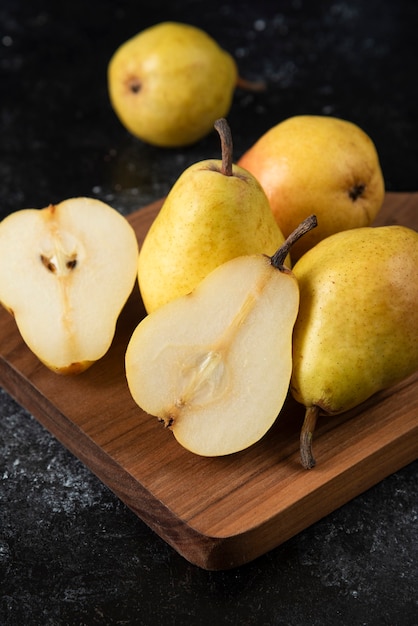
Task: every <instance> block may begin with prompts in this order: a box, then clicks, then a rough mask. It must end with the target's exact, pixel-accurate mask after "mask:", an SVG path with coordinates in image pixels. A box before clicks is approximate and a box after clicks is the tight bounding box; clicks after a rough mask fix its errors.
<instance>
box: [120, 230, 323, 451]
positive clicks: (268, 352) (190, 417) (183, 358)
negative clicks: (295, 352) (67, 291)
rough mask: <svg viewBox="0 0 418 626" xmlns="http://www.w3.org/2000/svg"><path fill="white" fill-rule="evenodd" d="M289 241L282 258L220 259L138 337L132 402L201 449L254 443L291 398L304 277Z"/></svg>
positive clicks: (146, 322) (129, 355)
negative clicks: (289, 260) (288, 261)
mask: <svg viewBox="0 0 418 626" xmlns="http://www.w3.org/2000/svg"><path fill="white" fill-rule="evenodd" d="M311 227H312V226H311ZM299 236H300V235H299ZM289 245H291V244H290V241H289V240H287V241H286V242H285V244H283V246H281V248H280V250H279V251H278V253H276V254H275V255H274V256H273V257H268V256H265V255H262V254H257V255H250V256H241V257H236V258H235V259H232V260H230V261H227V262H226V263H224V264H222V265H220V266H219V267H218V268H216V269H215V270H213V271H212V272H211V273H210V274H209V275H208V276H207V277H206V278H205V279H203V281H202V282H201V283H199V285H198V286H197V287H196V288H195V289H194V290H193V292H191V293H190V294H189V295H186V296H181V297H179V298H176V299H175V300H171V301H170V302H168V303H167V304H165V305H163V306H162V307H160V308H159V309H157V310H155V311H154V312H152V313H150V314H149V315H148V316H147V317H146V318H144V319H143V320H142V322H140V324H139V325H138V326H137V328H136V329H135V331H134V333H133V335H132V337H131V340H130V342H129V345H128V348H127V351H126V376H127V381H128V386H129V389H130V392H131V394H132V397H133V399H134V400H135V402H136V403H137V404H138V405H139V406H140V407H141V408H142V409H143V410H144V411H146V412H147V413H150V414H151V415H154V416H157V417H158V418H159V419H160V420H161V421H163V422H164V424H165V425H166V426H167V427H169V428H170V429H171V430H172V431H173V433H174V436H175V438H176V439H177V441H178V442H179V443H180V444H181V445H182V446H184V447H185V448H187V449H188V450H190V451H191V452H194V453H195V454H198V455H201V456H221V455H226V454H231V453H234V452H238V451H240V450H243V449H245V448H247V447H249V446H250V445H252V444H253V443H255V442H257V441H258V440H259V439H260V438H261V437H263V435H264V434H265V433H266V432H267V431H268V430H269V428H270V427H271V426H272V424H273V423H274V421H275V420H276V418H277V416H278V414H279V412H280V410H281V408H282V406H283V404H284V401H285V399H286V396H287V393H288V389H289V382H290V376H291V371H292V331H293V325H294V323H295V320H296V316H297V313H298V307H299V288H298V284H297V281H296V279H295V277H294V276H293V274H292V272H291V270H289V269H288V268H286V267H285V266H283V265H282V263H283V261H284V259H285V257H286V255H287V253H288V249H289Z"/></svg>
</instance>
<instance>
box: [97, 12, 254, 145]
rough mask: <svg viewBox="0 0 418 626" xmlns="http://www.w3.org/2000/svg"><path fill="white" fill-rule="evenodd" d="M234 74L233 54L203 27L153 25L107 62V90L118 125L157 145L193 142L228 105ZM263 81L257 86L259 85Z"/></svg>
mask: <svg viewBox="0 0 418 626" xmlns="http://www.w3.org/2000/svg"><path fill="white" fill-rule="evenodd" d="M240 85H241V86H243V87H247V88H250V89H258V84H257V83H254V84H252V83H246V82H245V81H244V80H241V79H240V78H239V76H238V71H237V67H236V63H235V61H234V59H233V58H232V56H231V55H230V54H229V53H228V52H226V51H225V50H222V48H221V47H220V46H219V45H218V44H217V42H216V41H214V39H212V37H210V36H209V35H208V34H207V33H205V32H204V31H203V30H201V29H199V28H196V27H195V26H191V25H189V24H182V23H178V22H162V23H160V24H157V25H155V26H151V27H150V28H147V29H145V30H143V31H141V32H140V33H138V34H137V35H136V36H134V37H132V38H131V39H129V40H128V41H126V42H125V43H124V44H122V45H121V46H120V47H119V48H118V49H117V50H116V51H115V53H114V54H113V56H112V58H111V60H110V62H109V66H108V90H109V96H110V101H111V104H112V107H113V109H114V111H115V113H116V114H117V116H118V117H119V119H120V121H121V123H122V124H123V125H124V126H125V127H126V128H127V129H128V130H129V131H130V132H131V133H132V134H133V135H135V136H136V137H139V138H140V139H142V140H143V141H145V142H147V143H150V144H154V145H156V146H160V147H174V146H177V147H178V146H185V145H188V144H192V143H194V142H196V141H198V140H199V139H201V138H202V137H204V136H205V135H207V134H208V133H209V132H210V131H211V130H212V128H213V124H214V122H215V120H216V119H218V118H219V117H225V116H226V115H227V114H228V112H229V109H230V106H231V102H232V97H233V94H234V90H235V88H236V87H237V86H240ZM261 87H262V85H261V84H260V88H261Z"/></svg>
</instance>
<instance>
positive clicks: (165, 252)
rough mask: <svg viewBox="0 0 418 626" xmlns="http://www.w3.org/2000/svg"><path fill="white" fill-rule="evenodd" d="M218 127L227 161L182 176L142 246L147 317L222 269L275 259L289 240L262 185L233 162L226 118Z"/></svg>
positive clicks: (202, 163)
mask: <svg viewBox="0 0 418 626" xmlns="http://www.w3.org/2000/svg"><path fill="white" fill-rule="evenodd" d="M215 126H216V128H217V129H218V131H219V133H220V136H221V139H222V160H219V159H208V160H205V161H199V162H197V163H194V164H193V165H191V166H190V167H188V168H187V169H186V170H185V171H184V172H183V173H182V174H181V176H180V177H179V178H178V180H177V181H176V182H175V184H174V185H173V187H172V188H171V190H170V192H169V194H168V196H167V198H166V199H165V201H164V204H163V206H162V207H161V209H160V211H159V213H158V215H157V217H156V218H155V220H154V222H153V223H152V225H151V227H150V229H149V231H148V233H147V235H146V237H145V239H144V242H143V244H142V246H141V249H140V252H139V259H138V282H139V287H140V290H141V295H142V299H143V302H144V305H145V308H146V310H147V312H148V313H150V312H152V311H154V310H155V309H157V308H159V307H160V306H162V305H163V304H166V303H167V302H169V301H170V300H173V299H175V298H177V297H179V296H183V295H186V294H188V293H190V292H191V291H192V290H193V289H194V288H195V287H196V286H197V284H198V283H199V282H200V281H201V280H203V278H205V276H206V275H207V274H209V273H210V272H211V271H212V270H213V269H215V268H216V267H217V266H218V265H221V264H222V263H225V262H226V261H229V260H230V259H232V258H234V257H237V256H241V255H245V254H258V253H262V254H270V255H271V254H273V252H274V251H275V250H277V248H278V247H279V246H280V245H281V244H282V243H283V241H284V237H283V234H282V232H281V231H280V228H279V227H278V225H277V223H276V221H275V219H274V217H273V214H272V212H271V210H270V206H269V203H268V200H267V197H266V194H265V193H264V191H263V189H262V187H261V185H260V184H259V183H258V181H257V180H256V179H255V178H254V176H252V174H250V173H249V172H247V171H246V170H243V169H242V168H240V167H238V166H236V165H234V164H232V160H231V159H232V154H231V152H232V139H231V136H230V131H229V127H228V125H227V123H226V120H224V119H221V120H218V121H217V123H216V124H215ZM287 264H288V265H290V259H289V257H288V258H287Z"/></svg>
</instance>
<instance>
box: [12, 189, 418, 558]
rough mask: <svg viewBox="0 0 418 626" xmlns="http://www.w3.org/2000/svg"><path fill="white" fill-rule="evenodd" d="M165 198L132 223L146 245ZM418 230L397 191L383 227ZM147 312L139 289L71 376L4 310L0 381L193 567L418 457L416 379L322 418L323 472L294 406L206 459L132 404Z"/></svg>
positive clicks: (338, 500) (252, 543) (246, 547)
mask: <svg viewBox="0 0 418 626" xmlns="http://www.w3.org/2000/svg"><path fill="white" fill-rule="evenodd" d="M160 206H161V202H157V203H155V204H153V205H150V206H148V207H145V208H143V209H140V210H138V211H137V212H136V213H134V214H133V215H131V216H130V218H129V219H130V221H131V223H132V225H133V226H134V228H135V230H136V232H137V234H138V239H139V242H141V241H142V240H143V237H144V235H145V233H146V232H147V230H148V228H149V225H150V224H151V222H152V220H153V219H154V217H155V215H156V213H157V211H158V209H159V207H160ZM393 223H400V224H405V225H408V226H411V227H412V228H415V229H416V230H418V193H417V194H406V193H403V194H393V193H392V194H387V196H386V199H385V203H384V206H383V208H382V211H381V213H380V215H379V219H378V220H377V222H376V224H393ZM143 316H144V308H143V305H142V302H141V300H140V297H139V294H138V291H137V289H135V291H134V293H133V294H132V297H131V298H130V300H129V301H128V303H127V306H126V307H125V309H124V311H123V313H122V315H121V317H120V319H119V322H118V326H117V332H116V335H115V339H114V342H113V345H112V347H111V349H110V351H109V352H108V354H107V355H106V356H105V357H104V358H103V359H102V360H101V361H99V362H98V363H96V364H95V365H94V366H93V367H92V368H90V369H89V370H88V371H87V372H85V373H84V374H81V375H79V376H75V377H61V376H57V375H55V374H53V373H52V372H50V371H49V370H47V369H46V368H45V367H44V366H43V365H42V364H40V363H39V361H38V360H37V359H36V357H34V356H33V355H32V354H31V353H30V351H29V350H28V349H27V347H26V346H25V344H24V343H23V341H22V340H21V338H20V335H19V333H18V331H17V329H16V326H15V322H14V320H13V318H12V317H11V316H10V315H9V314H8V313H6V311H4V310H1V311H0V333H1V334H0V337H1V346H0V350H1V354H0V384H1V385H2V386H3V387H4V389H6V391H8V392H9V393H10V394H11V395H12V396H13V397H14V398H15V399H16V400H17V401H18V402H19V403H20V404H21V405H22V406H24V407H25V408H26V409H27V410H28V411H30V412H31V413H32V414H33V415H34V416H35V417H36V418H37V419H38V420H39V421H40V422H41V424H43V425H44V426H45V427H46V428H47V429H48V430H49V431H50V432H51V433H53V435H55V436H56V437H57V438H58V440H59V441H61V442H62V443H63V444H64V445H65V446H66V447H67V448H68V449H69V450H70V451H71V452H72V453H74V454H75V455H76V456H77V457H78V458H79V459H81V461H83V462H84V463H85V464H86V465H87V466H88V467H89V468H90V469H91V470H92V471H93V472H94V473H95V474H96V475H97V476H98V477H99V478H100V479H101V480H102V481H103V482H104V483H105V484H106V485H108V486H109V487H110V488H111V489H112V490H113V491H114V492H115V494H116V495H117V496H118V497H119V498H120V499H121V500H122V501H123V502H125V503H126V504H127V505H128V506H129V507H130V508H131V509H132V510H133V511H134V512H135V513H136V514H137V515H138V516H139V517H140V518H141V519H142V520H144V521H145V522H146V523H147V524H148V525H149V526H150V527H151V528H152V529H153V530H154V531H155V532H156V533H157V534H158V535H160V536H161V537H162V538H163V539H164V540H165V541H167V542H168V543H169V544H170V545H171V546H173V547H174V548H175V549H176V550H177V551H178V552H179V553H180V554H181V555H183V556H184V557H185V558H186V559H188V560H189V561H190V562H192V563H194V564H196V565H198V566H200V567H202V568H205V569H210V570H219V569H229V568H232V567H236V566H238V565H241V564H243V563H246V562H248V561H251V560H252V559H254V558H256V557H257V556H259V555H261V554H263V553H265V552H267V551H268V550H270V549H272V548H273V547H275V546H278V545H279V544H281V543H282V542H284V541H286V540H287V539H289V538H290V537H292V536H293V535H295V534H297V533H298V532H300V531H301V530H303V529H305V528H306V527H308V526H309V525H311V524H312V523H314V522H315V521H317V520H319V519H320V518H322V517H323V516H325V515H327V514H328V513H330V512H331V511H333V510H335V509H336V508H338V507H340V506H341V505H343V504H344V503H346V502H347V501H349V500H350V499H352V498H353V497H355V496H356V495H358V494H360V493H361V492H363V491H365V490H366V489H368V488H369V487H371V486H372V485H374V484H376V483H377V482H379V481H380V480H382V479H383V478H385V477H386V476H388V475H389V474H391V473H393V472H395V471H397V470H398V469H400V468H401V467H403V466H405V465H406V464H408V463H410V462H411V461H413V460H415V459H416V458H417V456H418V373H417V374H415V375H413V376H411V377H410V378H409V379H407V380H406V381H404V382H402V383H401V384H399V385H397V386H396V388H394V389H391V390H386V391H384V392H382V393H380V394H377V395H376V396H375V397H374V398H372V399H370V400H369V401H367V402H366V403H364V404H363V405H362V406H361V407H358V408H357V409H355V410H353V411H350V412H349V413H346V414H344V415H340V416H338V417H333V418H325V417H322V418H321V419H320V421H319V423H318V426H317V431H316V435H315V443H314V450H315V456H316V459H317V466H316V467H315V468H314V469H312V470H310V471H306V470H303V469H302V468H301V465H300V463H299V430H300V426H301V424H302V420H303V408H302V407H301V406H299V405H297V404H296V403H295V402H293V401H292V400H291V399H289V400H288V402H287V403H286V405H285V408H284V410H283V413H282V415H281V416H280V418H279V419H278V420H277V422H276V424H275V425H274V426H273V427H272V429H271V430H270V431H269V432H268V433H267V435H266V436H265V437H264V438H263V439H262V440H261V441H260V442H258V443H257V444H256V445H254V446H253V447H251V448H249V449H247V450H245V451H243V452H240V453H237V454H234V455H231V456H228V457H223V458H214V459H207V458H201V457H198V456H195V455H193V454H191V453H189V452H187V451H186V450H184V449H183V448H182V447H181V446H180V445H179V444H178V443H177V442H176V441H175V439H174V437H173V435H172V433H171V432H170V431H168V430H165V429H164V428H163V427H162V426H161V424H160V423H159V422H158V421H157V420H156V419H155V418H152V417H150V416H148V415H146V414H144V413H143V412H142V411H141V410H140V409H138V407H137V406H136V405H135V404H134V402H133V400H132V399H131V397H130V394H129V391H128V388H127V385H126V379H125V374H124V353H125V349H126V346H127V343H128V340H129V338H130V335H131V333H132V331H133V329H134V328H135V326H136V324H137V323H138V322H139V321H140V319H141V318H142V317H143Z"/></svg>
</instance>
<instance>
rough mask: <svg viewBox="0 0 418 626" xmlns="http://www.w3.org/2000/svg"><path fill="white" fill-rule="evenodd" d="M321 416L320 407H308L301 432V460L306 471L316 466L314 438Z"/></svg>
mask: <svg viewBox="0 0 418 626" xmlns="http://www.w3.org/2000/svg"><path fill="white" fill-rule="evenodd" d="M318 415H319V407H317V406H308V407H307V408H306V411H305V419H304V420H303V424H302V429H301V431H300V460H301V463H302V466H303V467H304V468H305V469H312V468H313V467H314V466H315V459H314V456H313V453H312V438H313V433H314V430H315V426H316V421H317V419H318Z"/></svg>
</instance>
